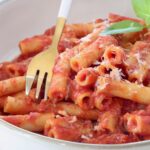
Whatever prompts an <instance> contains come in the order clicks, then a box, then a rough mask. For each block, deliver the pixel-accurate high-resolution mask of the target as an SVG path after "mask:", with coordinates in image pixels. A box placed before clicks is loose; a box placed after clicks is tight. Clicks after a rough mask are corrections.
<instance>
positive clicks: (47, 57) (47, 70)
mask: <svg viewBox="0 0 150 150" xmlns="http://www.w3.org/2000/svg"><path fill="white" fill-rule="evenodd" d="M71 3H72V0H61V5H60V9H59V13H58V17H57V22H56V28H55V33H54V36H53V40H52V44H51V46H49V47H48V49H47V50H45V51H44V52H41V53H39V54H37V55H36V56H35V57H33V59H32V60H31V62H30V64H29V66H28V70H27V74H26V90H25V93H26V95H29V93H30V90H31V88H32V85H33V83H34V81H35V80H37V87H36V93H35V98H36V99H38V98H39V95H40V91H41V88H42V87H43V86H42V85H43V83H45V84H44V89H45V91H44V99H45V100H47V97H48V90H49V86H50V82H51V78H52V69H53V66H54V64H55V58H56V56H57V51H58V50H57V49H58V43H59V41H60V38H61V35H62V32H63V29H64V25H65V23H66V20H67V16H68V13H69V10H70V7H71ZM44 81H45V82H44Z"/></svg>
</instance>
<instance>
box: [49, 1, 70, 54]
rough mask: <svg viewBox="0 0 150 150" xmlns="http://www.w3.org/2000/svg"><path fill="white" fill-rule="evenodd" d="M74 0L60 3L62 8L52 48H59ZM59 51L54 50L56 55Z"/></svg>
mask: <svg viewBox="0 0 150 150" xmlns="http://www.w3.org/2000/svg"><path fill="white" fill-rule="evenodd" d="M71 3H72V0H62V1H61V5H60V10H59V13H58V18H57V23H56V28H55V33H54V36H53V41H52V45H51V47H52V49H57V47H58V43H59V40H60V38H61V35H62V32H63V29H64V25H65V23H66V20H67V16H68V13H69V10H70V7H71ZM56 54H57V52H56V51H55V52H54V51H53V55H56Z"/></svg>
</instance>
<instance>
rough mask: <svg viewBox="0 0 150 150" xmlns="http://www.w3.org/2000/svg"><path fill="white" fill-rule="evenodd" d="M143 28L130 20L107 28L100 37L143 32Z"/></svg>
mask: <svg viewBox="0 0 150 150" xmlns="http://www.w3.org/2000/svg"><path fill="white" fill-rule="evenodd" d="M143 28H144V26H143V25H141V24H139V23H137V22H135V21H131V20H124V21H120V22H117V23H114V24H112V25H110V26H109V27H107V28H106V29H105V30H104V31H102V32H101V33H100V35H110V34H120V33H128V32H137V31H141V30H143Z"/></svg>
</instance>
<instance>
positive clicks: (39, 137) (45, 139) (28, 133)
mask: <svg viewBox="0 0 150 150" xmlns="http://www.w3.org/2000/svg"><path fill="white" fill-rule="evenodd" d="M0 124H1V125H4V126H5V127H6V128H8V129H10V130H13V131H14V132H16V133H18V134H22V136H26V137H29V136H30V137H31V138H35V140H41V141H43V142H46V143H53V144H59V145H61V146H66V145H71V146H76V147H83V148H85V147H90V148H104V149H114V148H115V149H120V148H130V147H135V146H142V145H144V146H145V145H150V140H146V141H139V142H132V143H125V144H88V143H79V142H71V141H65V140H60V139H54V138H51V137H47V136H44V135H40V134H37V133H34V132H31V131H28V130H25V129H22V128H20V127H17V126H15V125H13V124H10V123H8V122H6V121H5V120H2V119H0Z"/></svg>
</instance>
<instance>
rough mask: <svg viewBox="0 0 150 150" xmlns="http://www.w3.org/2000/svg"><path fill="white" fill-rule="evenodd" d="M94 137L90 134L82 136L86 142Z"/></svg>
mask: <svg viewBox="0 0 150 150" xmlns="http://www.w3.org/2000/svg"><path fill="white" fill-rule="evenodd" d="M92 137H93V134H88V135H84V134H83V135H81V138H82V139H85V140H89V139H90V138H92Z"/></svg>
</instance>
